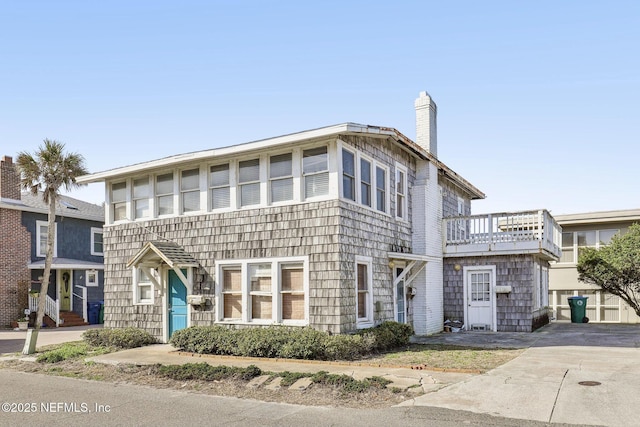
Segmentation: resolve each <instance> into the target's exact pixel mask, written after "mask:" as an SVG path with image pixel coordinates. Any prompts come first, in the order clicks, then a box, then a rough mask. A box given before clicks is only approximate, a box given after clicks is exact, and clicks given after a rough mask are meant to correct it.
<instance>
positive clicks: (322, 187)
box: [302, 147, 329, 199]
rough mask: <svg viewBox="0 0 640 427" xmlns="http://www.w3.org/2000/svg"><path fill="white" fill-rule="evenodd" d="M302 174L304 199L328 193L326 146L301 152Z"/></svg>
mask: <svg viewBox="0 0 640 427" xmlns="http://www.w3.org/2000/svg"><path fill="white" fill-rule="evenodd" d="M302 175H303V178H304V197H305V199H308V198H311V197H317V196H325V195H327V194H329V162H328V154H327V147H318V148H312V149H309V150H304V151H303V152H302Z"/></svg>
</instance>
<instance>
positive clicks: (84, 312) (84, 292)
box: [73, 285, 89, 323]
mask: <svg viewBox="0 0 640 427" xmlns="http://www.w3.org/2000/svg"><path fill="white" fill-rule="evenodd" d="M76 288H78V289H80V292H81V293H80V294H77V293H75V292H74V293H73V296H74V297H77V298H80V300H82V318H83V319H84V321H85V322H86V323H89V315H88V313H87V288H86V287H85V286H79V285H76Z"/></svg>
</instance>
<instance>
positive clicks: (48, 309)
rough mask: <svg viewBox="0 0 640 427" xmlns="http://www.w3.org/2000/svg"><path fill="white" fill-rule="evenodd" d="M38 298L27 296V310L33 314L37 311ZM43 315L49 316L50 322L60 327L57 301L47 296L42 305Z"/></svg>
mask: <svg viewBox="0 0 640 427" xmlns="http://www.w3.org/2000/svg"><path fill="white" fill-rule="evenodd" d="M39 298H40V297H39V296H34V295H32V294H29V310H31V311H32V312H35V311H37V310H38V299H39ZM44 314H46V315H47V316H49V317H50V318H51V320H53V321H54V322H56V326H60V303H59V302H58V300H54V299H53V298H51V297H50V296H49V295H47V299H46V301H45V304H44Z"/></svg>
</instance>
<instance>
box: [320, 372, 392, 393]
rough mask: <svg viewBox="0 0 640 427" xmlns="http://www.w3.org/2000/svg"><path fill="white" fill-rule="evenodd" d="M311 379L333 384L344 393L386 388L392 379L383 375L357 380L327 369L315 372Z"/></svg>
mask: <svg viewBox="0 0 640 427" xmlns="http://www.w3.org/2000/svg"><path fill="white" fill-rule="evenodd" d="M311 381H313V382H314V383H316V384H324V385H330V386H333V387H335V388H337V389H339V390H341V391H342V392H343V393H362V392H364V391H366V390H367V389H369V388H372V387H374V388H380V389H382V388H385V387H386V386H387V384H390V383H391V381H389V380H387V379H384V378H382V377H371V378H365V379H364V380H356V379H355V378H353V377H350V376H349V375H344V374H342V375H340V374H330V373H328V372H326V371H320V372H317V373H315V374H314V375H313V376H312V377H311Z"/></svg>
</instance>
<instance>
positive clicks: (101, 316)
mask: <svg viewBox="0 0 640 427" xmlns="http://www.w3.org/2000/svg"><path fill="white" fill-rule="evenodd" d="M98 323H99V324H103V323H104V301H100V312H99V313H98Z"/></svg>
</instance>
